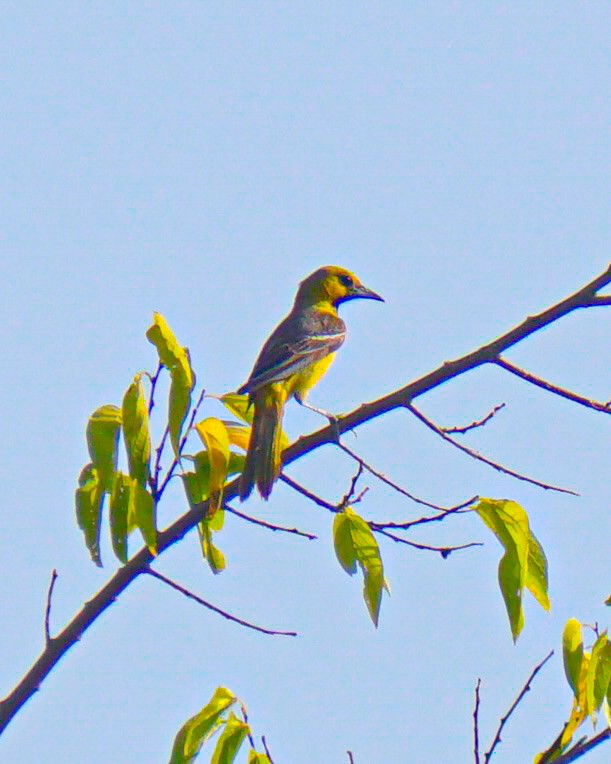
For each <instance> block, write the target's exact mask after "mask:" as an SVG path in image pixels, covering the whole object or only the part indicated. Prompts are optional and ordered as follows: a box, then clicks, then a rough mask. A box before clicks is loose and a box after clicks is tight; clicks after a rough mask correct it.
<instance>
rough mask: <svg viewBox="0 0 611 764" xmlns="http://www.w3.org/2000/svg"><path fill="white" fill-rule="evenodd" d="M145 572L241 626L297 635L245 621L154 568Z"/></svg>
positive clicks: (264, 632) (273, 632)
mask: <svg viewBox="0 0 611 764" xmlns="http://www.w3.org/2000/svg"><path fill="white" fill-rule="evenodd" d="M143 572H144V573H146V574H147V575H149V576H152V577H153V578H156V579H158V580H159V581H162V582H163V583H164V584H166V585H167V586H169V587H171V588H172V589H175V590H176V591H177V592H180V593H181V594H183V595H184V596H185V597H188V598H189V599H191V600H194V601H195V602H197V603H198V604H199V605H203V606H204V607H206V608H208V610H212V612H214V613H217V614H218V615H220V616H222V617H223V618H226V619H227V620H228V621H233V622H234V623H238V624H240V626H245V627H246V628H247V629H252V630H253V631H258V632H260V633H261V634H271V635H273V636H281V637H296V636H297V632H296V631H276V630H275V629H265V628H264V627H263V626H257V625H256V624H254V623H250V622H249V621H244V620H242V619H241V618H238V617H237V616H235V615H231V613H228V612H227V611H226V610H221V608H218V607H216V605H212V604H211V603H210V602H207V601H206V600H203V599H202V598H201V597H198V596H197V594H193V592H190V591H189V590H188V589H185V588H184V587H183V586H181V585H180V584H177V583H176V582H175V581H172V579H171V578H167V577H166V576H163V575H162V574H161V573H158V572H157V571H156V570H153V569H152V568H146V569H145V570H144V571H143Z"/></svg>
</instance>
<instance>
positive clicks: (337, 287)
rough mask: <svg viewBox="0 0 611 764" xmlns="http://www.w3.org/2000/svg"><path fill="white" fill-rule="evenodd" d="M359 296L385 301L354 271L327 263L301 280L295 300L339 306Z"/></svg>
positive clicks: (301, 302) (300, 302) (302, 302)
mask: <svg viewBox="0 0 611 764" xmlns="http://www.w3.org/2000/svg"><path fill="white" fill-rule="evenodd" d="M359 298H361V299H367V300H380V301H381V302H384V298H383V297H380V295H379V294H377V293H376V292H374V291H373V290H371V289H368V288H367V287H366V286H364V285H363V284H361V282H360V281H359V279H358V278H357V277H356V276H355V275H354V273H351V272H350V271H348V270H346V269H345V268H340V267H339V266H337V265H325V266H324V267H322V268H319V269H318V270H317V271H314V273H312V274H310V275H309V276H308V277H307V278H306V279H304V280H303V281H302V282H301V284H300V285H299V290H298V292H297V297H296V300H295V301H296V302H297V303H299V304H304V303H305V304H308V303H309V304H312V305H314V304H316V303H320V302H329V303H331V305H333V306H334V307H337V306H338V305H340V304H341V303H342V302H346V301H347V300H356V299H359Z"/></svg>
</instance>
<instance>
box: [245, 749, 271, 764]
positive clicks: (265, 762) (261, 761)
mask: <svg viewBox="0 0 611 764" xmlns="http://www.w3.org/2000/svg"><path fill="white" fill-rule="evenodd" d="M248 764H272V763H271V761H270V760H269V757H268V756H267V755H266V754H264V753H257V751H253V750H252V748H251V749H250V751H249V752H248Z"/></svg>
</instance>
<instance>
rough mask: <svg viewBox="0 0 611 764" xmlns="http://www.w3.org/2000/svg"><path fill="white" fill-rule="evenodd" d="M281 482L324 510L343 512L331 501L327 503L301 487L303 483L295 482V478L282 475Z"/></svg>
mask: <svg viewBox="0 0 611 764" xmlns="http://www.w3.org/2000/svg"><path fill="white" fill-rule="evenodd" d="M280 480H282V482H283V483H286V484H287V485H290V486H291V488H294V489H295V490H296V491H297V492H298V493H300V494H301V495H302V496H305V497H306V499H309V500H310V501H312V502H314V504H318V506H319V507H322V508H323V509H328V510H329V512H335V513H337V512H341V509H339V507H338V506H337V505H335V504H331V502H329V501H325V499H321V498H320V496H317V495H316V494H315V493H312V491H310V490H309V489H308V488H306V487H305V486H303V485H301V483H298V482H297V481H296V480H293V478H291V477H289V476H288V475H285V474H284V473H282V474H281V475H280Z"/></svg>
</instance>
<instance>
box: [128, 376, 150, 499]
mask: <svg viewBox="0 0 611 764" xmlns="http://www.w3.org/2000/svg"><path fill="white" fill-rule="evenodd" d="M141 377H142V375H141V374H137V375H136V376H135V377H134V381H133V382H132V384H131V385H130V386H129V387H128V388H127V392H126V393H125V395H124V396H123V408H122V417H123V438H124V440H125V449H126V451H127V461H128V463H129V474H130V475H131V477H133V478H134V479H135V480H137V481H138V483H140V485H141V486H146V485H147V483H148V479H149V475H150V461H151V435H150V431H149V414H148V404H147V401H146V398H145V395H144V386H143V385H142V381H141Z"/></svg>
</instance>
